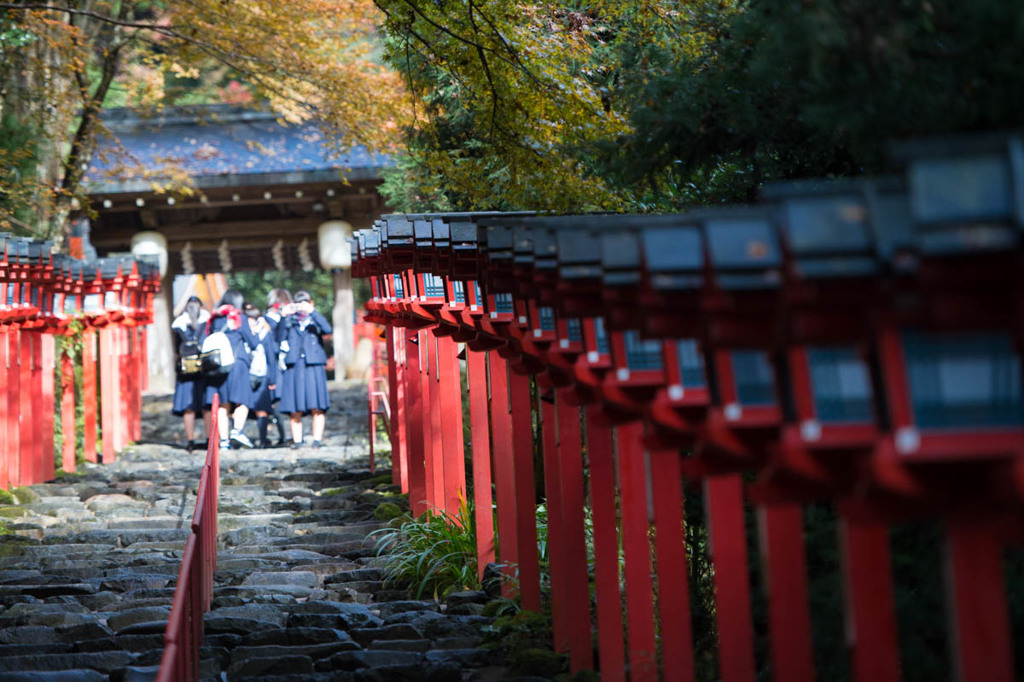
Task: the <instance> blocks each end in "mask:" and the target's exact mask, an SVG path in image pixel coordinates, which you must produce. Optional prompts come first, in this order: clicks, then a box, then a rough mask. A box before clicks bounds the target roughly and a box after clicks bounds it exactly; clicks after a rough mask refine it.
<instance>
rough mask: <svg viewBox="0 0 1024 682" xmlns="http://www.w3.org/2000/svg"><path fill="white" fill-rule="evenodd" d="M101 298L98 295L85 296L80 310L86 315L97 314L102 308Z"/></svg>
mask: <svg viewBox="0 0 1024 682" xmlns="http://www.w3.org/2000/svg"><path fill="white" fill-rule="evenodd" d="M102 303H103V301H102V298H101V297H100V295H99V294H86V296H85V301H84V302H83V303H82V310H84V311H85V312H87V313H97V312H99V311H100V308H101V307H102Z"/></svg>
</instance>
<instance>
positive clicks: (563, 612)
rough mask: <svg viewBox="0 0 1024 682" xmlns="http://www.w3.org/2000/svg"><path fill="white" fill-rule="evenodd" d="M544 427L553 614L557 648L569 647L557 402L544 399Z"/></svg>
mask: <svg viewBox="0 0 1024 682" xmlns="http://www.w3.org/2000/svg"><path fill="white" fill-rule="evenodd" d="M540 411H541V418H540V428H541V435H542V438H541V440H542V445H543V455H544V494H545V496H546V498H547V499H546V504H547V510H548V543H547V550H548V562H549V563H550V565H551V618H552V626H553V627H552V630H553V634H554V641H555V650H556V651H561V652H568V651H569V623H570V619H571V615H570V613H569V610H568V608H567V606H566V603H565V597H566V592H565V590H566V587H567V582H566V578H565V555H564V550H565V536H564V534H563V533H562V514H563V513H564V510H565V507H564V506H563V504H562V482H561V476H560V475H559V474H560V473H561V472H560V471H559V467H558V457H559V454H558V418H557V416H556V409H555V403H554V400H553V399H552V400H551V401H548V400H544V399H541V400H540Z"/></svg>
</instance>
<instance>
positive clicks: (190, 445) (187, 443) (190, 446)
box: [185, 440, 195, 455]
mask: <svg viewBox="0 0 1024 682" xmlns="http://www.w3.org/2000/svg"><path fill="white" fill-rule="evenodd" d="M194 448H195V443H193V442H192V441H190V440H188V441H185V452H187V453H189V454H190V455H191V454H192V450H193V449H194Z"/></svg>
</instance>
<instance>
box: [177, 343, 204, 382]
mask: <svg viewBox="0 0 1024 682" xmlns="http://www.w3.org/2000/svg"><path fill="white" fill-rule="evenodd" d="M202 354H203V349H202V348H200V346H199V342H197V341H195V340H188V341H183V342H182V343H181V346H179V347H178V373H179V374H181V376H183V377H192V376H196V375H198V374H202V372H203V363H202Z"/></svg>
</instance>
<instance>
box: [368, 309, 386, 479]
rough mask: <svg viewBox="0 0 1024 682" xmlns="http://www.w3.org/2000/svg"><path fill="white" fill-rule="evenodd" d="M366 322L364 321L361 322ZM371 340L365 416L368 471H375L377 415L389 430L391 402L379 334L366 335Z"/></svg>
mask: <svg viewBox="0 0 1024 682" xmlns="http://www.w3.org/2000/svg"><path fill="white" fill-rule="evenodd" d="M363 324H366V323H363ZM367 338H370V339H372V340H373V361H372V362H371V363H370V367H369V369H368V370H367V375H368V376H367V381H366V383H367V399H368V400H367V413H368V414H367V416H368V419H369V424H370V473H374V472H375V471H376V468H377V466H376V452H375V451H376V447H377V442H376V441H377V417H378V416H380V417H383V418H384V428H385V429H387V431H388V433H390V432H391V402H390V396H389V395H388V366H387V360H386V359H385V358H384V357H383V354H382V352H381V349H382V344H381V343H380V340H379V336H378V335H377V334H373V335H372V336H368V337H367Z"/></svg>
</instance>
